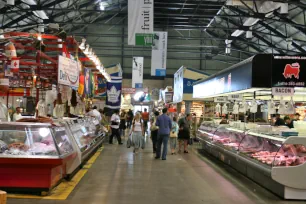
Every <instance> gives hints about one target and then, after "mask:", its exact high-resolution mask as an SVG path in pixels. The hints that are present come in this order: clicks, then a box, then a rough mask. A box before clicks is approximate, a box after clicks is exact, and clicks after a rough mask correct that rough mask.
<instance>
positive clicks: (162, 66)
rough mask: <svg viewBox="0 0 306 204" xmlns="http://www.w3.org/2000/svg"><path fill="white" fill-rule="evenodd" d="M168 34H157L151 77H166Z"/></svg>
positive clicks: (155, 36)
mask: <svg viewBox="0 0 306 204" xmlns="http://www.w3.org/2000/svg"><path fill="white" fill-rule="evenodd" d="M167 44H168V32H155V33H154V40H153V46H152V58H151V76H166V67H167Z"/></svg>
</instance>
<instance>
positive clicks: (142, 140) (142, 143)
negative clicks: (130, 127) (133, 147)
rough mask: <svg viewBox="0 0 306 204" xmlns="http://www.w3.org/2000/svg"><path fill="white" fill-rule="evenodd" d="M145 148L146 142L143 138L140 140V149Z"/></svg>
mask: <svg viewBox="0 0 306 204" xmlns="http://www.w3.org/2000/svg"><path fill="white" fill-rule="evenodd" d="M145 147H146V141H145V137H142V138H141V149H144V148H145Z"/></svg>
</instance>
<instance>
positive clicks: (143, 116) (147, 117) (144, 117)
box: [141, 112, 149, 120]
mask: <svg viewBox="0 0 306 204" xmlns="http://www.w3.org/2000/svg"><path fill="white" fill-rule="evenodd" d="M141 116H142V119H143V120H149V113H148V112H143V113H142V114H141Z"/></svg>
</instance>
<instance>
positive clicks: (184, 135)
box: [178, 113, 192, 153]
mask: <svg viewBox="0 0 306 204" xmlns="http://www.w3.org/2000/svg"><path fill="white" fill-rule="evenodd" d="M191 119H192V116H191V115H190V113H188V114H187V115H186V117H184V118H181V119H180V120H179V122H178V125H179V134H178V140H179V152H181V146H182V143H183V144H184V153H188V150H187V147H188V141H189V140H190V121H191Z"/></svg>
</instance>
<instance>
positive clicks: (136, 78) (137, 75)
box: [132, 57, 143, 88]
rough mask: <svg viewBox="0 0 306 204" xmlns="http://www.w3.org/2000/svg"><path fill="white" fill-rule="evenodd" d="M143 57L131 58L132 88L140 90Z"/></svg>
mask: <svg viewBox="0 0 306 204" xmlns="http://www.w3.org/2000/svg"><path fill="white" fill-rule="evenodd" d="M142 82H143V57H133V72H132V87H133V88H142Z"/></svg>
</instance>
